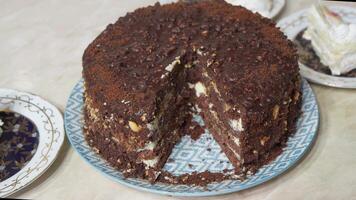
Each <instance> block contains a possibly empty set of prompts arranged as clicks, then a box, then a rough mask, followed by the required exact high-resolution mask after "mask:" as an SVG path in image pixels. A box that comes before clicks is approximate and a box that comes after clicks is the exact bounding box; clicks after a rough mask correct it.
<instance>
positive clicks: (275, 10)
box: [159, 0, 286, 18]
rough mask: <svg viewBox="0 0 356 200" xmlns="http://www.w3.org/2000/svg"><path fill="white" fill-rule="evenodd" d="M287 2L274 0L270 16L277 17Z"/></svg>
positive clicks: (170, 1) (162, 0) (165, 0)
mask: <svg viewBox="0 0 356 200" xmlns="http://www.w3.org/2000/svg"><path fill="white" fill-rule="evenodd" d="M176 1H177V0H159V2H160V3H161V4H166V3H172V2H176ZM285 4H286V1H285V0H272V9H271V10H270V12H269V14H268V16H266V17H268V18H274V17H276V16H277V15H278V14H279V13H280V12H281V11H282V9H283V7H284V5H285Z"/></svg>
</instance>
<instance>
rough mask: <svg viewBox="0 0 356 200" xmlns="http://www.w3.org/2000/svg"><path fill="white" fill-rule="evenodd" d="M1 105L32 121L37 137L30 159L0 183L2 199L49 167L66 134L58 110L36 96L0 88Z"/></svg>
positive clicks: (2, 107)
mask: <svg viewBox="0 0 356 200" xmlns="http://www.w3.org/2000/svg"><path fill="white" fill-rule="evenodd" d="M0 108H1V109H6V110H7V111H9V112H15V113H18V114H20V115H22V116H24V117H26V118H27V119H29V120H30V121H32V123H33V124H34V126H35V127H36V128H37V131H36V133H34V134H35V135H33V137H37V138H38V145H37V144H36V146H37V148H36V149H35V150H34V152H32V154H33V156H32V158H31V159H30V160H29V161H28V162H26V163H24V164H23V166H22V168H21V169H20V170H19V171H18V172H17V173H15V174H14V175H12V176H10V177H8V178H7V179H5V180H3V181H2V182H0V198H1V197H6V196H8V195H11V194H13V193H14V192H17V191H19V190H20V189H22V188H24V187H26V186H27V185H29V184H30V183H31V182H33V181H34V180H35V179H36V178H38V177H39V176H40V175H41V174H43V173H44V172H45V171H46V170H47V169H48V167H49V166H50V165H51V164H52V163H53V161H54V160H55V159H56V157H57V155H58V152H59V150H60V148H61V146H62V144H63V140H64V135H65V133H64V126H63V117H62V115H61V113H60V112H59V111H58V109H57V108H56V107H55V106H53V105H52V104H50V103H48V102H47V101H45V100H43V99H42V98H40V97H38V96H34V95H32V94H28V93H24V92H19V91H15V90H10V89H0ZM37 134H38V135H37ZM20 140H21V139H20ZM16 142H17V141H16ZM24 146H25V144H22V143H20V142H18V147H19V149H20V150H23V148H24ZM10 162H14V160H9V161H8V163H10ZM3 168H4V166H1V169H3Z"/></svg>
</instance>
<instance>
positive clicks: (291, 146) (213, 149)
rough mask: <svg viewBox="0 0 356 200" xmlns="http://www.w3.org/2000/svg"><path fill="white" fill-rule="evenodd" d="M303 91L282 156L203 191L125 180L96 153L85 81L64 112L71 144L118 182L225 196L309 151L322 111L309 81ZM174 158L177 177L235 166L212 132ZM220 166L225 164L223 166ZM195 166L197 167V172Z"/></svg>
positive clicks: (185, 142)
mask: <svg viewBox="0 0 356 200" xmlns="http://www.w3.org/2000/svg"><path fill="white" fill-rule="evenodd" d="M302 90H303V102H302V115H301V116H300V118H299V119H298V122H297V131H296V133H295V135H294V136H293V137H291V138H289V140H288V142H287V146H286V147H285V148H284V151H283V153H282V154H281V155H280V156H278V157H277V158H276V159H275V160H274V161H272V162H271V163H269V164H268V165H265V166H263V167H262V168H261V169H259V171H258V172H257V173H256V174H254V175H252V176H250V177H249V178H248V179H247V180H245V181H243V182H241V181H238V180H226V181H223V182H220V183H211V184H209V185H208V186H207V187H205V188H202V187H199V186H187V185H171V184H162V183H156V184H154V185H152V184H150V183H148V182H147V181H144V180H141V179H133V178H128V179H125V178H124V177H123V176H122V174H121V173H120V172H119V171H117V170H116V169H114V168H113V167H111V166H110V165H109V164H108V163H107V162H106V161H105V160H103V159H102V158H101V157H100V156H99V155H98V154H96V153H95V152H94V151H93V150H92V149H91V148H90V147H89V146H88V145H87V143H86V141H85V139H84V135H83V131H82V128H83V112H82V108H83V80H80V81H79V82H78V83H77V84H76V86H75V87H74V89H73V90H72V93H71V94H70V97H69V99H68V102H67V106H66V110H65V113H64V120H65V128H66V133H67V136H68V138H69V141H70V143H71V144H72V146H73V148H74V149H75V150H76V151H77V152H78V153H79V155H80V156H81V157H82V158H83V159H84V160H85V161H87V162H88V163H89V164H90V165H91V166H93V167H94V168H96V169H97V170H98V171H100V172H102V173H103V174H105V175H106V176H108V177H109V178H111V179H113V180H114V181H116V182H119V183H121V184H124V185H126V186H129V187H132V188H135V189H138V190H143V191H148V192H153V193H158V194H164V195H172V196H213V195H221V194H227V193H232V192H237V191H241V190H244V189H248V188H251V187H254V186H256V185H260V184H262V183H264V182H266V181H269V180H271V179H273V178H275V177H277V176H279V175H280V174H282V173H284V172H285V171H287V170H288V169H289V168H291V167H292V166H294V165H295V164H296V163H297V162H298V161H299V160H300V159H301V158H302V157H303V156H304V155H305V154H306V153H307V152H308V151H309V149H310V148H311V147H312V145H313V143H314V140H315V139H316V136H317V130H318V125H319V109H318V104H317V101H316V99H315V96H314V93H313V91H312V89H311V88H310V85H309V84H308V83H307V81H305V80H303V82H302ZM209 137H210V139H209ZM193 142H195V143H194V145H192V143H193ZM206 147H209V151H207V150H206ZM171 158H172V159H173V160H174V162H173V163H167V164H166V165H165V167H164V168H165V170H168V171H170V172H171V173H173V174H182V173H187V172H192V171H205V170H209V171H213V172H217V171H219V170H221V169H224V168H231V163H229V161H228V159H227V158H226V156H225V155H224V154H222V153H220V147H219V146H218V145H217V143H216V142H215V141H214V140H213V139H212V138H211V135H210V133H208V132H206V133H205V134H203V136H202V137H201V138H200V139H199V140H198V141H192V140H191V139H190V138H189V137H185V138H183V139H182V141H181V142H180V143H179V144H177V145H176V146H175V148H174V150H173V152H172V154H171ZM220 161H225V162H220ZM217 163H220V164H221V163H222V165H219V164H217ZM192 165H193V166H194V168H193V169H192V167H191V166H192ZM188 166H189V167H188Z"/></svg>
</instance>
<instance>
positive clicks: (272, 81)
mask: <svg viewBox="0 0 356 200" xmlns="http://www.w3.org/2000/svg"><path fill="white" fill-rule="evenodd" d="M297 59H298V58H297V56H296V50H295V48H294V46H293V44H292V43H291V42H290V41H289V40H287V38H286V37H285V36H284V35H283V34H282V32H281V31H279V29H277V28H276V27H275V24H274V23H273V22H272V21H271V20H269V19H267V18H263V17H261V16H260V15H258V14H254V13H252V12H250V11H248V10H246V9H245V8H242V7H239V6H232V5H230V4H228V3H226V2H224V1H222V0H213V1H201V2H198V3H191V4H188V3H173V4H168V5H163V6H161V5H159V4H156V5H154V6H149V7H146V8H141V9H137V10H136V11H134V12H132V13H128V14H127V15H126V16H125V17H121V18H119V19H118V21H117V22H116V23H114V24H110V25H109V26H107V28H106V29H105V30H104V32H102V33H101V34H100V35H99V36H98V37H97V38H96V39H95V40H94V41H93V42H92V43H91V44H90V45H89V47H88V48H87V49H86V51H85V53H84V56H83V77H84V81H85V95H84V96H85V108H84V111H85V127H84V129H85V134H86V139H87V141H88V143H89V144H90V146H92V148H93V149H95V150H96V151H97V152H98V153H99V154H100V155H101V156H103V157H104V158H105V159H106V160H107V161H109V162H110V163H111V164H112V165H113V166H115V167H116V168H118V169H119V170H120V171H122V172H123V173H124V175H125V176H128V177H140V178H144V179H148V180H150V181H152V182H154V181H155V180H157V178H158V177H159V176H160V175H161V172H162V170H161V169H162V167H163V166H164V164H165V163H166V161H167V158H168V156H169V155H170V153H171V151H172V149H173V147H174V145H175V144H176V143H177V142H179V140H180V138H181V137H182V136H183V131H182V127H184V126H185V125H187V123H188V124H189V123H191V122H190V119H191V118H192V115H200V116H202V117H203V119H204V121H205V125H206V127H207V128H208V130H210V132H211V134H212V135H213V137H214V139H215V140H216V141H217V142H218V144H219V145H220V146H221V149H222V150H223V152H224V153H225V154H226V156H227V157H228V158H229V160H230V161H231V163H232V164H233V165H234V167H235V173H236V175H238V176H241V177H243V176H244V175H246V174H247V173H254V172H255V171H256V170H257V169H258V167H260V166H261V165H262V164H263V163H265V161H266V160H268V158H269V157H270V155H271V152H273V151H274V150H276V149H278V148H280V147H281V146H282V145H283V144H284V143H285V142H286V140H287V138H288V136H289V135H290V134H292V133H293V132H294V128H295V121H296V119H297V117H298V115H299V110H300V100H301V91H300V76H299V70H298V61H297Z"/></svg>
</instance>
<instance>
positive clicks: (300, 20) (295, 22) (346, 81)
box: [277, 6, 356, 88]
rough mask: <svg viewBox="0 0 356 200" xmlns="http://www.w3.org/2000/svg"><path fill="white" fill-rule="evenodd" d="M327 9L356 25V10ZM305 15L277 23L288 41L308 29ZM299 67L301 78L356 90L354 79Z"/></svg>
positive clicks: (333, 7)
mask: <svg viewBox="0 0 356 200" xmlns="http://www.w3.org/2000/svg"><path fill="white" fill-rule="evenodd" d="M329 8H330V9H331V10H332V11H334V12H336V13H338V14H340V15H341V16H342V18H343V19H344V20H345V21H347V22H351V23H356V8H352V7H344V6H330V7H329ZM306 14H307V10H302V11H299V12H296V13H294V14H292V15H290V16H288V17H286V18H284V19H282V20H281V21H279V22H278V24H277V26H278V27H280V28H281V30H282V31H283V32H284V33H285V34H286V35H287V36H288V38H289V39H291V40H294V39H295V37H296V36H297V35H298V33H300V32H301V31H303V30H304V29H305V28H307V27H308V22H307V19H306ZM299 66H300V73H301V74H302V76H304V77H305V78H306V79H308V80H310V81H312V82H314V83H318V84H321V85H326V86H331V87H338V88H356V78H349V77H338V76H332V75H327V74H324V73H320V72H317V71H315V70H313V69H311V68H310V67H307V66H305V65H304V64H301V63H300V65H299Z"/></svg>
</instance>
